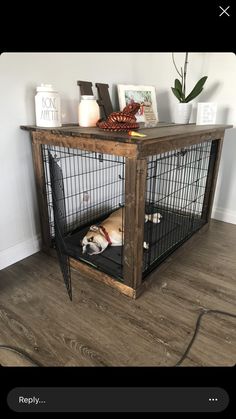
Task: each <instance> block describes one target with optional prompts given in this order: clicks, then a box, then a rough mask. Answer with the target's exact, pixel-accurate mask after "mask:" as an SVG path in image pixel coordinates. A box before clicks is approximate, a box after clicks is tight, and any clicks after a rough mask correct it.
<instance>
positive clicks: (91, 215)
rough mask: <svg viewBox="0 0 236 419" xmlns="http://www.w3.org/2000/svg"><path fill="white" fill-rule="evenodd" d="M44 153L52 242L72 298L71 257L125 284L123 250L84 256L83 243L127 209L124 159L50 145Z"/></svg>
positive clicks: (119, 248) (108, 250) (44, 148)
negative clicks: (95, 229) (116, 213)
mask: <svg viewBox="0 0 236 419" xmlns="http://www.w3.org/2000/svg"><path fill="white" fill-rule="evenodd" d="M42 151H43V160H44V172H45V180H46V192H47V201H48V216H49V222H50V230H51V231H50V233H51V239H52V241H53V242H54V244H55V247H56V249H57V253H58V258H59V262H60V266H61V270H62V273H63V278H64V282H65V284H66V287H67V291H68V293H69V295H70V298H71V295H72V291H71V277H70V265H69V258H70V257H72V258H74V259H77V260H80V261H82V262H85V263H87V264H89V265H91V266H93V267H94V268H96V269H98V270H101V271H103V272H106V273H108V274H110V275H112V276H113V277H114V278H116V279H117V280H119V281H121V282H122V281H123V273H122V268H123V247H122V246H116V247H112V246H109V247H108V248H107V249H106V251H104V252H103V253H101V254H98V255H92V256H91V255H88V254H83V253H82V246H81V241H82V239H83V237H84V236H85V235H86V233H87V232H88V230H89V227H90V226H91V225H93V224H96V225H99V224H102V221H103V220H104V219H105V218H107V216H108V215H109V214H111V213H112V212H113V211H115V210H116V209H118V208H120V207H123V206H124V184H125V177H124V166H125V164H124V158H123V157H120V156H113V155H106V154H98V153H95V152H88V151H83V150H80V149H71V148H67V147H57V146H47V145H43V147H42ZM85 198H86V199H85ZM122 213H123V212H122ZM122 225H123V221H122Z"/></svg>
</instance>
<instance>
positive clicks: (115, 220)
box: [82, 208, 162, 255]
mask: <svg viewBox="0 0 236 419" xmlns="http://www.w3.org/2000/svg"><path fill="white" fill-rule="evenodd" d="M122 211H123V208H120V209H118V210H116V211H114V212H113V213H112V214H111V215H109V217H108V218H106V220H104V221H103V222H102V224H100V225H92V226H91V227H90V229H89V231H88V233H87V234H86V236H84V238H83V240H82V247H83V253H87V254H89V255H97V254H99V253H102V252H103V251H104V250H105V249H106V248H107V246H109V245H110V246H122V245H123V241H124V231H123V225H124V217H123V220H122ZM161 218H162V215H161V214H159V213H158V212H156V213H155V214H149V215H148V214H145V222H148V221H151V222H152V223H154V224H157V223H160V219H161ZM143 247H144V248H145V249H148V248H149V245H148V243H146V242H144V243H143Z"/></svg>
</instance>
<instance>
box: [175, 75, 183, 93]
mask: <svg viewBox="0 0 236 419" xmlns="http://www.w3.org/2000/svg"><path fill="white" fill-rule="evenodd" d="M175 89H176V90H178V91H179V93H180V94H181V96H182V84H181V83H180V81H179V80H178V79H175Z"/></svg>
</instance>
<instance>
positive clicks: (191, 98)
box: [184, 88, 203, 103]
mask: <svg viewBox="0 0 236 419" xmlns="http://www.w3.org/2000/svg"><path fill="white" fill-rule="evenodd" d="M202 91H203V88H202V89H200V90H198V92H197V93H196V95H195V96H194V97H191V96H190V95H188V96H187V97H186V99H185V101H184V102H185V103H188V102H190V101H191V100H193V99H194V98H195V97H197V96H198V95H200V93H201V92H202Z"/></svg>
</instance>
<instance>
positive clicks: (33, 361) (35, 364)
mask: <svg viewBox="0 0 236 419" xmlns="http://www.w3.org/2000/svg"><path fill="white" fill-rule="evenodd" d="M0 349H7V350H8V351H11V352H15V353H17V354H18V355H21V356H22V357H23V358H25V359H27V361H30V362H32V363H33V364H34V366H35V367H43V365H42V364H40V362H36V361H35V360H34V359H33V358H31V356H30V355H28V354H27V353H26V352H25V351H24V350H23V349H19V348H16V347H15V346H8V345H0ZM0 365H1V364H0Z"/></svg>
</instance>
